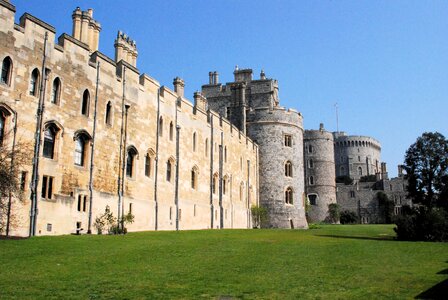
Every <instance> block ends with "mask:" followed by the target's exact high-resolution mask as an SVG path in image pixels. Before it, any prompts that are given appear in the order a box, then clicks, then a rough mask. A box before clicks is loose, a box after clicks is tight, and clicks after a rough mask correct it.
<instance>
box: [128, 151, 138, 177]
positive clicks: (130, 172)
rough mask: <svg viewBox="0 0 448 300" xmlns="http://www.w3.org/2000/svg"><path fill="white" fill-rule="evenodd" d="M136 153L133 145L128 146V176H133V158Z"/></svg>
mask: <svg viewBox="0 0 448 300" xmlns="http://www.w3.org/2000/svg"><path fill="white" fill-rule="evenodd" d="M137 154H138V153H137V149H135V148H134V147H133V146H131V147H129V148H128V151H127V153H126V176H128V177H134V176H135V158H136V156H137Z"/></svg>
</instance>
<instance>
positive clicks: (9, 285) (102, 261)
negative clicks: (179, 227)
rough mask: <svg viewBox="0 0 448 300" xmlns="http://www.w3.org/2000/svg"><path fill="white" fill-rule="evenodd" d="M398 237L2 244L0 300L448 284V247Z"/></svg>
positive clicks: (297, 292)
mask: <svg viewBox="0 0 448 300" xmlns="http://www.w3.org/2000/svg"><path fill="white" fill-rule="evenodd" d="M393 236H394V233H393V229H392V226H390V225H347V226H344V225H325V226H317V228H314V229H310V230H213V231H210V230H204V231H181V232H141V233H130V234H127V235H125V236H95V235H93V236H87V235H84V236H59V237H36V238H31V239H25V240H0V298H17V299H24V298H42V299H51V298H52V299H73V298H79V299H101V298H107V299H111V298H114V299H135V298H139V299H144V298H159V299H172V298H176V299H177V298H190V299H197V298H206V299H209V298H223V299H230V298H232V297H233V298H246V299H253V298H265V299H285V298H286V299H304V298H312V299H347V298H351V299H372V298H376V299H378V298H397V299H409V298H414V297H415V296H417V295H419V294H420V293H421V292H424V291H425V290H428V289H429V288H431V287H433V286H434V285H436V284H437V283H439V282H442V281H444V280H446V279H447V275H446V274H447V269H448V243H428V242H397V241H394V240H393ZM437 273H440V274H437ZM447 295H448V294H447Z"/></svg>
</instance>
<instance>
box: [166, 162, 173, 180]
mask: <svg viewBox="0 0 448 300" xmlns="http://www.w3.org/2000/svg"><path fill="white" fill-rule="evenodd" d="M171 168H172V164H171V161H170V160H168V161H167V162H166V181H169V182H171Z"/></svg>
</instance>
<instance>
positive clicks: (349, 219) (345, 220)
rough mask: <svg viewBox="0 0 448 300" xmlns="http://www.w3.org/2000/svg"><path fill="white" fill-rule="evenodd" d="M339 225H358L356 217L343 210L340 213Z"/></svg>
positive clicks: (354, 214)
mask: <svg viewBox="0 0 448 300" xmlns="http://www.w3.org/2000/svg"><path fill="white" fill-rule="evenodd" d="M340 220H341V224H356V223H359V219H358V215H357V214H356V213H355V212H353V211H350V210H344V211H342V212H341V217H340Z"/></svg>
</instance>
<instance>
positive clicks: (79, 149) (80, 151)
mask: <svg viewBox="0 0 448 300" xmlns="http://www.w3.org/2000/svg"><path fill="white" fill-rule="evenodd" d="M85 150H86V139H85V138H84V136H82V135H80V136H78V137H77V138H76V140H75V165H77V166H84V161H85Z"/></svg>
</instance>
